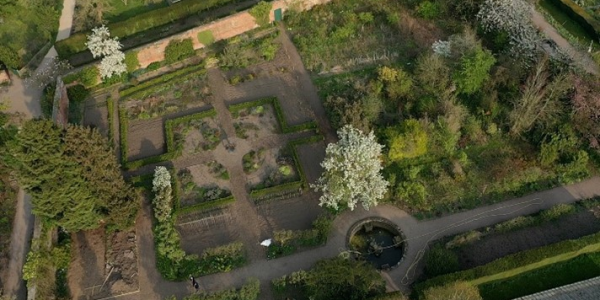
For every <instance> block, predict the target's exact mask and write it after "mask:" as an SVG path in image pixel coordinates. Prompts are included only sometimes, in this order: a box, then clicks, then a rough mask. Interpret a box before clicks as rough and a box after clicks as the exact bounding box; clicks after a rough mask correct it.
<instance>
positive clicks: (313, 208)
mask: <svg viewBox="0 0 600 300" xmlns="http://www.w3.org/2000/svg"><path fill="white" fill-rule="evenodd" d="M318 199H319V197H318V195H317V194H316V193H314V192H312V191H305V192H304V193H302V194H301V195H298V196H294V197H292V198H288V199H284V200H278V201H263V202H260V205H258V206H257V210H258V213H259V214H260V215H261V216H262V217H263V218H265V219H266V220H267V222H268V224H269V226H270V227H271V228H273V230H306V229H311V228H312V222H313V221H314V220H315V219H316V218H317V217H318V216H319V215H320V214H321V213H323V209H322V208H321V207H320V206H319V201H318ZM299 212H302V213H299Z"/></svg>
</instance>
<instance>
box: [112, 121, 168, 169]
mask: <svg viewBox="0 0 600 300" xmlns="http://www.w3.org/2000/svg"><path fill="white" fill-rule="evenodd" d="M127 129H128V130H127V131H128V133H127V144H126V145H127V147H128V149H127V153H128V157H127V159H128V160H136V159H140V158H144V157H150V156H154V155H159V154H162V153H164V152H165V136H164V130H163V121H162V119H152V120H138V121H135V122H131V123H129V125H128V128H127ZM123 138H124V137H121V139H123Z"/></svg>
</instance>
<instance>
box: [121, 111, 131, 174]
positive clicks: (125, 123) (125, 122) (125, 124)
mask: <svg viewBox="0 0 600 300" xmlns="http://www.w3.org/2000/svg"><path fill="white" fill-rule="evenodd" d="M128 129H129V118H127V112H126V111H125V109H124V108H122V107H119V140H120V147H121V165H122V166H123V167H125V168H126V165H127V161H128V156H129V153H128V150H127V145H129V143H127V131H128Z"/></svg>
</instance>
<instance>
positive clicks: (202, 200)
mask: <svg viewBox="0 0 600 300" xmlns="http://www.w3.org/2000/svg"><path fill="white" fill-rule="evenodd" d="M217 164H218V163H217ZM221 168H222V166H221ZM221 168H219V167H218V166H214V167H212V168H211V167H209V166H206V165H196V166H192V167H189V168H186V169H183V170H180V171H179V172H178V173H177V177H178V180H179V184H178V185H179V206H178V211H179V212H180V213H181V211H182V210H183V211H185V210H186V209H188V208H189V207H194V206H195V207H198V206H203V205H204V206H206V205H207V204H208V203H210V202H212V203H221V202H222V201H221V199H224V198H227V199H228V198H230V196H231V191H230V184H229V180H226V179H222V178H219V177H217V178H215V177H214V176H213V174H214V175H216V176H225V175H224V174H227V173H225V172H227V171H226V170H225V172H223V171H222V170H220V169H221ZM215 169H219V170H218V171H216V172H213V170H215ZM216 173H219V174H216ZM226 176H227V177H228V176H229V175H228V174H227V175H226ZM225 203H228V202H225Z"/></svg>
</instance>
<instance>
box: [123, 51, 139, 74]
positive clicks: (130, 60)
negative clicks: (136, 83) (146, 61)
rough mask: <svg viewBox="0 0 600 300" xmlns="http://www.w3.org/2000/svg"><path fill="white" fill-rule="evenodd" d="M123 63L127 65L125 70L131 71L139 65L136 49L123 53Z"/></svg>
mask: <svg viewBox="0 0 600 300" xmlns="http://www.w3.org/2000/svg"><path fill="white" fill-rule="evenodd" d="M125 65H127V72H129V73H131V72H133V71H135V70H137V68H139V67H140V61H139V60H138V51H129V52H127V53H125Z"/></svg>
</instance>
